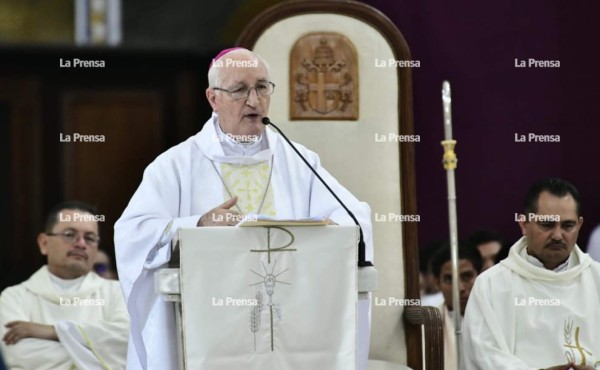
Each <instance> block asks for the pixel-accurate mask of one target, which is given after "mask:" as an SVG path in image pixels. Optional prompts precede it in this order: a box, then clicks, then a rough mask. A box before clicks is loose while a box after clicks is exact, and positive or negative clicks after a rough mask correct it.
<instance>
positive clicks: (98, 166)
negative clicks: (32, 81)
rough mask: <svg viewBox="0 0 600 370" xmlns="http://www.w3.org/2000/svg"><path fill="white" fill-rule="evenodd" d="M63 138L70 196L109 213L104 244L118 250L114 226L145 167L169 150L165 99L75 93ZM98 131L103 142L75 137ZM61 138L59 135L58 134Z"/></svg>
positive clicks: (67, 101) (67, 104)
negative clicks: (163, 100)
mask: <svg viewBox="0 0 600 370" xmlns="http://www.w3.org/2000/svg"><path fill="white" fill-rule="evenodd" d="M63 117H64V129H63V132H62V134H63V139H66V138H67V136H66V135H70V136H69V137H70V138H71V140H73V141H71V142H61V144H60V149H61V151H62V157H63V164H64V178H65V184H64V186H65V188H64V189H65V198H66V199H79V200H83V201H86V202H90V203H92V204H94V205H96V206H97V207H98V211H99V214H100V215H104V216H105V222H104V223H101V225H100V227H101V232H100V233H101V238H102V242H101V246H102V248H104V249H106V250H108V251H112V249H113V237H112V236H113V225H114V223H115V222H116V220H117V219H118V218H119V217H120V215H121V213H122V212H123V209H125V206H126V205H127V203H128V202H129V199H130V197H131V195H132V194H133V192H134V191H135V189H136V188H137V186H138V185H139V183H140V181H141V178H142V173H143V170H144V168H145V167H146V166H147V165H148V163H150V162H151V161H152V160H153V159H154V158H155V157H156V156H157V155H158V154H160V153H161V152H162V150H163V147H164V143H163V138H162V130H163V127H162V123H163V120H162V117H163V106H162V98H161V95H160V94H159V93H158V92H72V93H69V94H66V95H65V97H64V104H63ZM75 135H93V136H95V137H96V139H103V140H104V141H103V142H81V141H79V140H78V142H75V141H74V140H75V139H76V137H75ZM57 140H58V138H57Z"/></svg>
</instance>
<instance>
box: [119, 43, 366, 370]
mask: <svg viewBox="0 0 600 370" xmlns="http://www.w3.org/2000/svg"><path fill="white" fill-rule="evenodd" d="M208 82H209V87H208V88H207V89H206V96H207V98H208V102H209V103H210V105H211V107H212V109H213V112H214V113H213V115H212V117H211V118H209V119H208V121H207V122H206V123H205V124H204V127H203V128H202V130H201V131H200V132H199V133H198V134H196V135H195V136H192V137H190V138H189V139H188V140H186V141H184V142H183V143H181V144H179V145H177V146H175V147H174V148H171V149H169V150H168V151H166V152H165V153H163V154H162V155H160V156H159V157H158V158H156V160H155V161H154V162H152V163H151V164H150V165H149V166H148V167H147V168H146V170H145V172H144V177H143V179H142V183H141V184H140V186H139V188H138V189H137V191H136V193H135V194H134V195H133V197H132V199H131V201H130V202H129V205H128V206H127V208H126V209H125V211H124V213H123V215H122V216H121V218H120V219H119V220H118V221H117V223H116V224H115V245H116V254H117V266H118V271H119V278H120V281H121V284H122V286H123V291H124V292H125V296H126V300H127V305H128V308H129V313H130V315H131V318H132V325H131V340H132V346H130V350H129V354H128V369H177V366H178V365H177V364H178V359H177V341H176V327H175V319H174V317H175V314H174V312H173V308H172V305H171V304H169V303H168V302H163V300H162V299H161V298H160V297H159V296H158V295H156V294H154V293H153V291H154V286H153V276H154V274H155V272H156V269H157V268H159V267H164V266H166V264H167V263H168V262H169V260H170V258H171V248H169V244H170V242H171V240H172V239H173V236H174V234H175V232H176V231H177V229H178V228H186V227H187V228H189V227H197V226H198V227H202V226H216V225H235V224H236V223H237V222H238V221H239V217H238V216H239V215H243V214H249V213H254V214H260V215H266V216H272V217H276V218H280V219H303V218H308V217H325V218H329V219H330V220H332V221H333V222H335V223H337V224H340V225H354V223H353V221H352V220H351V218H350V217H349V216H348V214H347V213H346V211H344V209H343V208H342V207H341V206H340V205H339V203H338V202H337V201H336V200H335V199H334V198H333V197H332V196H331V194H330V193H329V192H328V191H327V190H326V188H325V187H324V186H323V185H321V184H320V183H319V181H318V180H317V179H316V177H315V176H314V175H313V173H312V172H311V171H310V169H309V168H307V166H306V165H305V164H304V163H303V162H302V161H301V159H300V158H298V156H297V155H296V153H294V152H293V150H292V149H291V148H290V147H289V145H288V144H287V143H286V142H285V141H284V140H283V139H282V138H281V137H280V135H279V134H277V133H274V132H273V131H271V130H267V129H266V127H265V125H264V124H263V123H262V122H261V120H262V118H263V117H266V116H267V114H268V110H269V102H270V95H271V94H272V93H273V91H274V87H275V85H274V84H273V83H272V82H271V81H270V79H269V71H268V67H267V65H266V63H265V62H264V61H263V59H262V58H261V57H260V56H259V55H257V54H256V53H253V52H251V51H248V50H246V49H242V48H233V49H227V50H224V51H222V52H221V53H220V54H219V55H218V56H217V57H216V58H215V59H213V63H211V67H210V69H209V72H208ZM294 145H295V146H296V148H298V150H299V151H300V152H301V153H303V155H304V156H305V157H306V158H307V159H308V161H309V162H310V163H311V165H312V166H314V167H315V168H316V169H317V171H318V172H319V174H320V175H321V177H323V178H324V180H325V181H326V182H327V183H328V184H329V186H330V187H331V188H332V189H333V190H334V191H335V192H336V193H337V194H338V196H339V197H340V198H341V199H342V200H343V201H344V202H345V203H346V205H347V206H348V207H349V208H350V209H351V210H352V211H353V213H354V214H355V215H356V218H357V219H358V221H359V223H360V224H361V226H362V228H363V231H364V236H365V242H366V245H367V252H366V258H367V260H372V257H373V255H372V242H371V215H370V208H369V206H368V205H367V204H366V203H362V202H359V201H358V200H357V199H356V198H355V197H354V196H353V195H352V194H351V193H350V192H349V191H348V190H346V189H345V188H344V187H342V186H341V185H340V184H339V183H338V182H337V181H336V180H335V179H334V178H333V177H332V176H331V175H330V174H329V173H328V172H327V171H326V170H325V169H324V168H323V167H321V165H320V161H319V157H318V156H317V155H316V154H315V153H313V152H311V151H309V150H307V149H306V148H305V147H304V146H302V145H299V144H294ZM369 310H370V304H369V301H368V300H361V301H359V315H360V320H359V327H361V329H359V330H362V331H361V332H360V334H359V344H358V348H359V355H358V356H359V358H360V359H361V363H362V364H363V365H362V366H361V368H363V369H364V368H366V360H367V354H368V348H369V336H370V328H369V325H370V324H369V320H368V318H369V317H370V314H369Z"/></svg>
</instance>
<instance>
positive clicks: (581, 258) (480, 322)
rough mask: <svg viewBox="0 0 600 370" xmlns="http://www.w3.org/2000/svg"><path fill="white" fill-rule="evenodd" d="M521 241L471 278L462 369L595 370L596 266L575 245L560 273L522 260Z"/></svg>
mask: <svg viewBox="0 0 600 370" xmlns="http://www.w3.org/2000/svg"><path fill="white" fill-rule="evenodd" d="M526 246H527V238H526V237H523V238H521V239H520V240H519V241H518V242H517V243H516V244H515V245H513V246H512V248H511V250H510V252H509V256H508V258H507V259H505V260H503V261H502V262H501V263H500V264H498V265H495V266H494V267H492V268H490V269H489V270H486V271H485V272H484V273H483V274H481V275H480V276H478V277H477V280H476V281H475V285H474V287H473V290H472V291H471V295H470V297H469V302H468V304H467V309H466V312H465V320H464V322H463V335H462V338H463V346H464V347H463V352H464V363H465V368H466V369H467V370H471V369H480V370H489V369H507V370H508V369H510V370H526V369H527V370H529V369H540V368H543V369H545V368H548V367H551V366H558V365H564V364H566V363H568V362H574V363H576V364H578V365H585V366H590V367H592V368H594V367H595V368H600V315H599V314H598V307H600V264H598V263H597V262H594V261H592V259H591V258H590V257H589V256H588V255H587V254H585V253H583V252H582V251H581V250H580V249H579V247H577V246H575V248H574V249H573V252H572V253H571V256H570V258H569V261H568V265H567V268H566V269H564V270H562V271H561V272H555V271H551V270H547V269H545V268H542V267H537V266H534V265H533V264H531V263H530V262H528V261H527V260H526V258H524V257H523V255H522V254H523V253H524V252H525V251H524V248H526Z"/></svg>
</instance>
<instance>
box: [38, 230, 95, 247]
mask: <svg viewBox="0 0 600 370" xmlns="http://www.w3.org/2000/svg"><path fill="white" fill-rule="evenodd" d="M45 234H46V235H48V236H58V237H60V238H61V239H62V240H63V241H64V242H65V243H67V244H73V243H75V242H77V240H79V236H80V234H79V232H77V231H75V230H66V231H64V232H62V233H45ZM83 241H84V242H85V244H87V245H89V246H91V247H93V246H97V245H98V243H99V242H100V238H99V237H98V236H96V235H94V234H84V235H83Z"/></svg>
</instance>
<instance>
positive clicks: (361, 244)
mask: <svg viewBox="0 0 600 370" xmlns="http://www.w3.org/2000/svg"><path fill="white" fill-rule="evenodd" d="M262 123H263V124H264V125H265V126H268V125H271V126H273V127H274V128H275V129H276V130H277V131H278V132H279V134H280V135H281V136H282V137H283V138H284V139H285V141H287V143H288V144H289V145H290V146H291V147H292V149H294V151H295V152H296V154H298V156H299V157H300V158H301V159H302V161H304V163H305V164H306V165H307V166H308V168H310V170H311V171H312V172H313V173H314V174H315V176H317V178H318V179H319V181H321V184H323V185H325V188H327V190H328V191H329V193H331V195H333V197H334V198H335V199H336V200H337V201H338V203H339V204H340V205H341V206H342V207H343V208H344V210H346V212H347V213H348V215H350V217H351V218H352V220H353V221H354V223H355V224H356V226H358V231H359V241H358V267H365V266H373V264H372V263H371V261H367V260H366V252H365V240H364V238H363V231H362V227H360V224H359V223H358V220H357V219H356V217H355V216H354V214H353V213H352V212H351V211H350V210H349V209H348V207H346V205H345V204H344V202H342V200H341V199H340V198H339V197H338V196H337V194H335V192H334V191H333V190H331V188H330V187H329V185H327V183H326V182H325V180H323V178H322V177H321V176H320V175H319V174H318V173H317V171H316V170H315V169H314V168H313V166H311V165H310V163H308V161H307V160H306V158H304V156H303V155H302V154H300V152H299V151H298V149H296V147H295V146H294V144H292V142H291V141H290V140H289V139H288V138H287V136H285V134H284V133H283V132H282V131H281V130H280V129H279V127H277V126H276V125H275V124H273V122H271V120H270V119H269V117H263V119H262Z"/></svg>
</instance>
